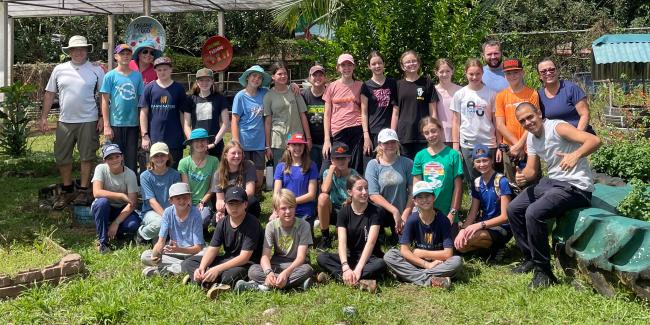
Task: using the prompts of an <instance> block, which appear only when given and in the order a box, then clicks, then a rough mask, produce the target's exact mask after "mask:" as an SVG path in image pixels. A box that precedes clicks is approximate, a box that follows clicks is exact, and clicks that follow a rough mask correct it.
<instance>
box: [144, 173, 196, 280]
mask: <svg viewBox="0 0 650 325" xmlns="http://www.w3.org/2000/svg"><path fill="white" fill-rule="evenodd" d="M169 202H170V203H171V206H169V207H167V208H166V209H165V211H164V212H163V216H162V220H161V222H160V232H159V233H158V241H157V242H156V244H155V245H154V247H153V249H148V250H146V251H144V252H143V253H142V256H141V257H140V259H141V260H142V263H143V264H144V265H147V267H146V268H144V270H143V271H142V274H143V275H144V276H147V277H149V276H153V275H168V274H180V273H181V262H183V260H185V259H186V258H188V257H190V256H192V255H194V254H197V253H198V252H200V251H201V249H202V248H203V244H205V241H204V240H203V221H202V219H201V212H199V209H197V208H196V207H195V206H192V191H191V190H190V185H189V184H186V183H176V184H173V185H172V186H170V187H169ZM168 238H169V241H167V239H168Z"/></svg>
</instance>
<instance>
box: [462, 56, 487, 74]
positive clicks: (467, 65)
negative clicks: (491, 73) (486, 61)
mask: <svg viewBox="0 0 650 325" xmlns="http://www.w3.org/2000/svg"><path fill="white" fill-rule="evenodd" d="M471 67H477V68H479V69H481V71H483V64H482V63H481V60H479V59H476V58H470V59H467V62H465V72H467V70H469V68H471Z"/></svg>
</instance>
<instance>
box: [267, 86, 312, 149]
mask: <svg viewBox="0 0 650 325" xmlns="http://www.w3.org/2000/svg"><path fill="white" fill-rule="evenodd" d="M305 111H307V105H305V101H304V99H303V98H302V96H296V95H294V94H293V92H292V91H291V89H289V90H287V91H286V92H284V93H279V92H276V91H275V90H273V89H271V90H269V91H268V92H267V93H266V95H264V116H265V117H266V116H269V115H273V116H272V118H271V121H272V122H271V148H275V149H284V148H285V147H286V145H287V137H288V136H289V134H292V133H296V132H300V133H303V134H304V130H303V129H302V123H301V119H300V113H303V112H305Z"/></svg>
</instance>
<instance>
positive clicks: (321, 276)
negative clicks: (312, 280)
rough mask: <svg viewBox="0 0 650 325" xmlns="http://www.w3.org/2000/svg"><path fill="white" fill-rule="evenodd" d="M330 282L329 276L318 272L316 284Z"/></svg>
mask: <svg viewBox="0 0 650 325" xmlns="http://www.w3.org/2000/svg"><path fill="white" fill-rule="evenodd" d="M329 281H330V275H329V274H327V273H325V272H320V273H318V275H317V276H316V283H320V284H324V283H327V282H329Z"/></svg>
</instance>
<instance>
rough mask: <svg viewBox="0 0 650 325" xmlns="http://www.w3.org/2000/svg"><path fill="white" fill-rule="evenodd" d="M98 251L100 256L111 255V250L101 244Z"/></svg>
mask: <svg viewBox="0 0 650 325" xmlns="http://www.w3.org/2000/svg"><path fill="white" fill-rule="evenodd" d="M97 251H98V252H99V254H102V255H104V254H108V253H110V252H111V249H110V248H109V247H108V246H106V245H104V244H99V245H97Z"/></svg>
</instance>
